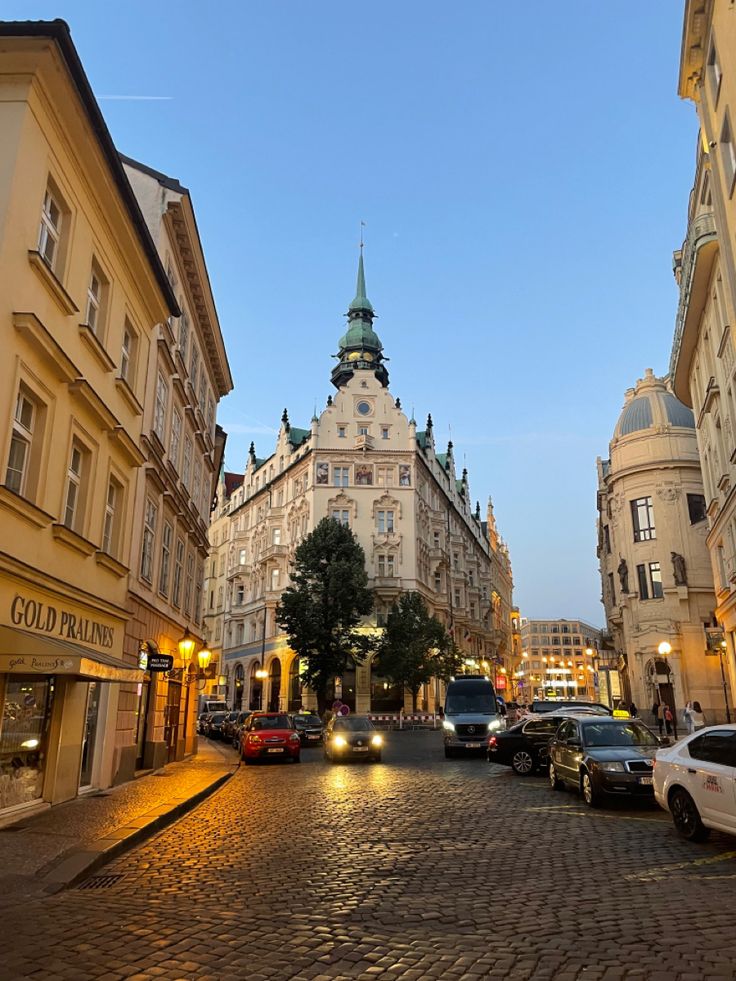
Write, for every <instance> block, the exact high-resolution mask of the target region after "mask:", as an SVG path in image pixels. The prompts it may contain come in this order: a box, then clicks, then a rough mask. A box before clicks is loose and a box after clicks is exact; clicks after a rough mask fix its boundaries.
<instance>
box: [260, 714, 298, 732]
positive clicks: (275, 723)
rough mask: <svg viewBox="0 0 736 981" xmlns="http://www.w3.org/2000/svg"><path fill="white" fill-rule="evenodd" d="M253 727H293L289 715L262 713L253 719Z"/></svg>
mask: <svg viewBox="0 0 736 981" xmlns="http://www.w3.org/2000/svg"><path fill="white" fill-rule="evenodd" d="M253 728H254V729H256V730H258V729H291V723H290V722H289V716H288V715H262V716H260V717H259V718H257V719H254V720H253Z"/></svg>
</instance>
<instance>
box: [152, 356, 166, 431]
mask: <svg viewBox="0 0 736 981" xmlns="http://www.w3.org/2000/svg"><path fill="white" fill-rule="evenodd" d="M168 398H169V386H168V385H167V384H166V379H165V378H164V376H163V372H161V371H159V373H158V376H157V378H156V404H155V406H154V410H153V431H154V433H155V434H156V435H157V436H158V438H159V439H160V440H161V442H162V443H163V441H164V427H165V425H166V403H167V401H168Z"/></svg>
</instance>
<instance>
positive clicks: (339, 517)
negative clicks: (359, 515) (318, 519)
mask: <svg viewBox="0 0 736 981" xmlns="http://www.w3.org/2000/svg"><path fill="white" fill-rule="evenodd" d="M332 518H333V520H334V521H339V522H340V524H341V525H349V524H350V512H349V511H338V510H333V512H332Z"/></svg>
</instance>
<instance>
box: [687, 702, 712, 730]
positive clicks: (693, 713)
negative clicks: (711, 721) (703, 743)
mask: <svg viewBox="0 0 736 981" xmlns="http://www.w3.org/2000/svg"><path fill="white" fill-rule="evenodd" d="M690 718H691V719H692V721H693V732H697V731H698V729H705V727H706V725H707V724H708V723H707V722H706V721H705V714H704V713H703V709H702V708H701V707H700V702H693V707H692V708H691V709H690Z"/></svg>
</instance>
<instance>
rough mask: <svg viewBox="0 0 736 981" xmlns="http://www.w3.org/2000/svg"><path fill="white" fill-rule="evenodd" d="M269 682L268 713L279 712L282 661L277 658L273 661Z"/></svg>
mask: <svg viewBox="0 0 736 981" xmlns="http://www.w3.org/2000/svg"><path fill="white" fill-rule="evenodd" d="M268 680H269V686H268V689H269V694H268V711H269V712H278V710H279V702H280V700H281V661H279V659H278V658H277V657H275V658H274V659H273V661H271V671H270V673H269V676H268Z"/></svg>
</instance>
